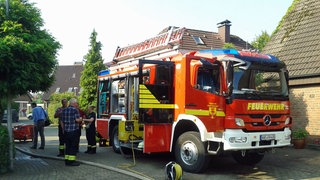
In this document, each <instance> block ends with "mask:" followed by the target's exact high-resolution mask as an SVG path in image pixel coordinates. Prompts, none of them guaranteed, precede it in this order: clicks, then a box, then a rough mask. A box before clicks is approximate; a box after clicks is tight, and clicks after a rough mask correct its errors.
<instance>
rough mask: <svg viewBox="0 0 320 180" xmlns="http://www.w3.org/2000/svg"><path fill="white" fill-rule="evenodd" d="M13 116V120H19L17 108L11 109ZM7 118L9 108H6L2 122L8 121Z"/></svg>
mask: <svg viewBox="0 0 320 180" xmlns="http://www.w3.org/2000/svg"><path fill="white" fill-rule="evenodd" d="M11 117H12V122H19V114H18V111H17V110H16V109H11ZM7 120H8V113H7V110H4V113H3V117H2V122H3V123H6V122H7Z"/></svg>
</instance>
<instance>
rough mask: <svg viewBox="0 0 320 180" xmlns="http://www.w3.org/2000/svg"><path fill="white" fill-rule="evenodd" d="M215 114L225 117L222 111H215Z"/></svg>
mask: <svg viewBox="0 0 320 180" xmlns="http://www.w3.org/2000/svg"><path fill="white" fill-rule="evenodd" d="M216 116H217V117H225V116H226V114H225V113H224V111H217V114H216Z"/></svg>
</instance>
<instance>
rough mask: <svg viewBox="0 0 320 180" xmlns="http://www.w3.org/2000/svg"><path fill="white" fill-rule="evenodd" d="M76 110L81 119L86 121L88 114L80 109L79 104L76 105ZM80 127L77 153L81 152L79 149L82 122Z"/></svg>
mask: <svg viewBox="0 0 320 180" xmlns="http://www.w3.org/2000/svg"><path fill="white" fill-rule="evenodd" d="M75 108H77V109H78V111H79V114H80V117H81V118H82V119H85V118H86V113H85V112H84V111H82V110H81V109H80V107H79V104H78V103H76V107H75ZM78 125H79V130H78V139H77V144H78V146H77V152H79V148H80V137H81V128H82V122H80V123H79V124H78Z"/></svg>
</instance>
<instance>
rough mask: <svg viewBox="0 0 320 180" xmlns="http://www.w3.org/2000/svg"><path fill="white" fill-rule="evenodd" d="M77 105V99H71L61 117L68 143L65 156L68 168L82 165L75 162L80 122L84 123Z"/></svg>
mask: <svg viewBox="0 0 320 180" xmlns="http://www.w3.org/2000/svg"><path fill="white" fill-rule="evenodd" d="M76 105H77V100H76V99H75V98H72V99H70V101H69V106H68V107H67V108H65V109H63V110H62V113H61V115H60V118H61V122H62V129H63V132H64V135H65V136H64V138H65V143H66V151H65V156H64V158H65V165H66V166H79V165H80V163H79V162H76V161H75V160H76V154H77V146H78V143H77V142H78V140H77V139H78V138H79V135H78V131H79V122H81V121H82V118H81V117H80V114H79V111H78V109H77V108H76Z"/></svg>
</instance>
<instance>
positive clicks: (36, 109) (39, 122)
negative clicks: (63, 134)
mask: <svg viewBox="0 0 320 180" xmlns="http://www.w3.org/2000/svg"><path fill="white" fill-rule="evenodd" d="M31 107H32V117H33V124H34V126H33V146H31V147H30V148H31V149H37V145H38V133H39V134H40V138H41V145H40V147H39V149H44V145H45V138H44V120H45V118H46V116H47V114H46V112H45V111H44V109H43V108H42V107H40V106H37V103H35V102H33V103H31Z"/></svg>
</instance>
